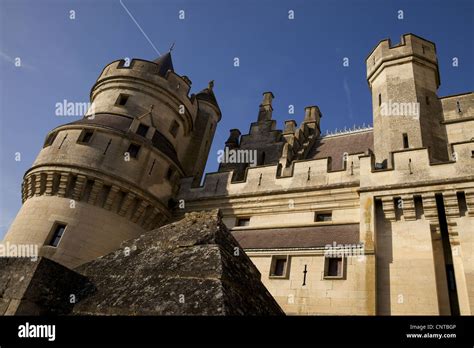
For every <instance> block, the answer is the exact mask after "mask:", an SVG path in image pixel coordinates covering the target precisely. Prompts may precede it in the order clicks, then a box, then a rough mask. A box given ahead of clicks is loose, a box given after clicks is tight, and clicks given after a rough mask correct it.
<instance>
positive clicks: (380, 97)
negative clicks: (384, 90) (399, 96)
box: [379, 93, 382, 106]
mask: <svg viewBox="0 0 474 348" xmlns="http://www.w3.org/2000/svg"><path fill="white" fill-rule="evenodd" d="M380 105H382V94H381V93H379V106H380Z"/></svg>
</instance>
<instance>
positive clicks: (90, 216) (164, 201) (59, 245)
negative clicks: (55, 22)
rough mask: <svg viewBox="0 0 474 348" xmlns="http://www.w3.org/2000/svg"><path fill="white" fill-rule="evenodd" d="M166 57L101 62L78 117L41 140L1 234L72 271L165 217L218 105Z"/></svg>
mask: <svg viewBox="0 0 474 348" xmlns="http://www.w3.org/2000/svg"><path fill="white" fill-rule="evenodd" d="M190 86H191V81H190V80H189V79H188V78H187V77H185V76H179V75H178V74H176V73H175V72H174V67H173V63H172V59H171V54H170V53H166V54H165V55H163V56H161V57H159V58H158V59H157V60H155V61H153V62H152V61H145V60H141V59H134V60H132V61H131V62H130V64H129V66H125V61H124V60H120V61H115V62H112V63H110V64H109V65H107V66H106V67H105V68H104V70H103V71H102V73H101V74H100V76H99V78H98V79H97V82H96V83H95V84H94V86H93V87H92V90H91V102H92V105H93V107H92V108H91V109H90V110H89V111H88V112H87V114H86V115H85V117H84V118H83V119H81V120H78V121H75V122H72V123H69V124H66V125H63V126H59V127H57V128H55V129H53V130H52V131H51V132H50V133H49V134H48V135H47V137H46V141H45V144H44V147H43V149H42V150H41V151H40V153H39V155H38V157H37V158H36V160H35V162H34V163H33V166H32V167H31V168H30V169H29V170H28V171H27V172H26V174H25V177H24V181H23V185H22V186H23V187H22V189H23V192H22V193H23V194H22V197H23V206H22V208H21V210H20V212H19V213H18V215H17V217H16V219H15V221H14V222H13V224H12V225H11V227H10V230H9V231H8V233H7V235H6V237H5V240H6V241H9V242H12V243H29V244H37V245H39V246H40V247H41V249H40V250H41V251H40V254H41V255H45V256H48V257H50V258H52V259H54V260H55V261H58V262H59V263H63V264H65V265H67V266H70V267H74V266H77V265H79V264H81V263H84V262H87V261H89V260H92V259H94V258H97V257H99V256H101V255H104V254H106V253H108V252H110V251H112V250H115V249H117V248H118V247H119V246H120V244H121V242H123V241H124V240H127V239H130V238H134V237H137V236H138V235H140V234H142V233H144V232H145V231H148V230H151V229H153V228H156V227H158V226H161V225H163V224H164V223H166V221H167V220H168V218H169V217H170V216H171V211H170V205H171V202H172V201H173V198H174V197H175V195H176V192H177V190H178V185H179V181H180V178H182V177H185V176H192V175H195V176H198V177H200V175H202V171H203V169H204V166H205V162H206V159H207V155H208V152H209V147H210V143H211V140H212V137H213V135H214V131H215V128H216V125H217V123H218V122H219V120H220V117H221V115H220V109H219V106H218V104H217V101H216V98H215V96H214V93H213V92H212V85H210V86H209V87H208V88H207V89H206V90H204V91H202V92H200V93H199V94H198V96H194V95H191V96H189V95H188V93H189V90H190Z"/></svg>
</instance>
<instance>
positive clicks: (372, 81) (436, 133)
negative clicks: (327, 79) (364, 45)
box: [366, 34, 448, 165]
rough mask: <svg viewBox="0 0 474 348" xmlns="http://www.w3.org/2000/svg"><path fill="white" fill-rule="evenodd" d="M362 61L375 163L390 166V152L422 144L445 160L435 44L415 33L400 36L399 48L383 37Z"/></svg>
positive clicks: (445, 151) (433, 157) (439, 159)
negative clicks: (372, 125) (366, 85)
mask: <svg viewBox="0 0 474 348" xmlns="http://www.w3.org/2000/svg"><path fill="white" fill-rule="evenodd" d="M366 64H367V81H368V83H369V87H370V90H371V93H372V107H373V118H374V152H375V156H376V161H377V162H378V163H381V162H384V161H386V162H388V164H389V165H390V163H391V156H390V152H393V151H399V150H403V149H407V148H422V147H424V148H427V149H428V151H429V155H430V160H431V161H433V162H436V161H445V160H448V148H447V136H446V129H445V127H444V125H443V124H441V121H443V111H442V106H441V102H440V100H439V98H438V96H437V89H438V87H439V85H440V77H439V71H438V60H437V57H436V47H435V44H434V43H432V42H430V41H428V40H425V39H422V38H420V37H418V36H416V35H413V34H405V35H403V36H402V38H401V43H400V44H399V45H397V46H391V43H390V40H388V39H387V40H383V41H381V42H380V43H379V44H378V45H377V46H376V47H375V48H374V50H373V51H372V52H371V53H370V55H369V56H368V58H367V61H366Z"/></svg>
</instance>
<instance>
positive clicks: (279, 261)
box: [270, 255, 289, 278]
mask: <svg viewBox="0 0 474 348" xmlns="http://www.w3.org/2000/svg"><path fill="white" fill-rule="evenodd" d="M288 261H289V258H288V256H286V255H284V256H273V257H272V262H271V265H270V278H288V270H289V267H288V263H289V262H288Z"/></svg>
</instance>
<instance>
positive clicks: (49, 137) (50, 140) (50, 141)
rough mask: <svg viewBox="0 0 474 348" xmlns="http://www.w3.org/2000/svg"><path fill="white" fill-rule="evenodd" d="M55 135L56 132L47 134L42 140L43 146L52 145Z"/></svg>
mask: <svg viewBox="0 0 474 348" xmlns="http://www.w3.org/2000/svg"><path fill="white" fill-rule="evenodd" d="M57 135H58V133H57V132H54V133H51V134H49V135H48V137H47V138H46V140H45V142H44V145H43V147H47V146H50V145H52V144H53V142H54V139H56V136H57Z"/></svg>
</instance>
